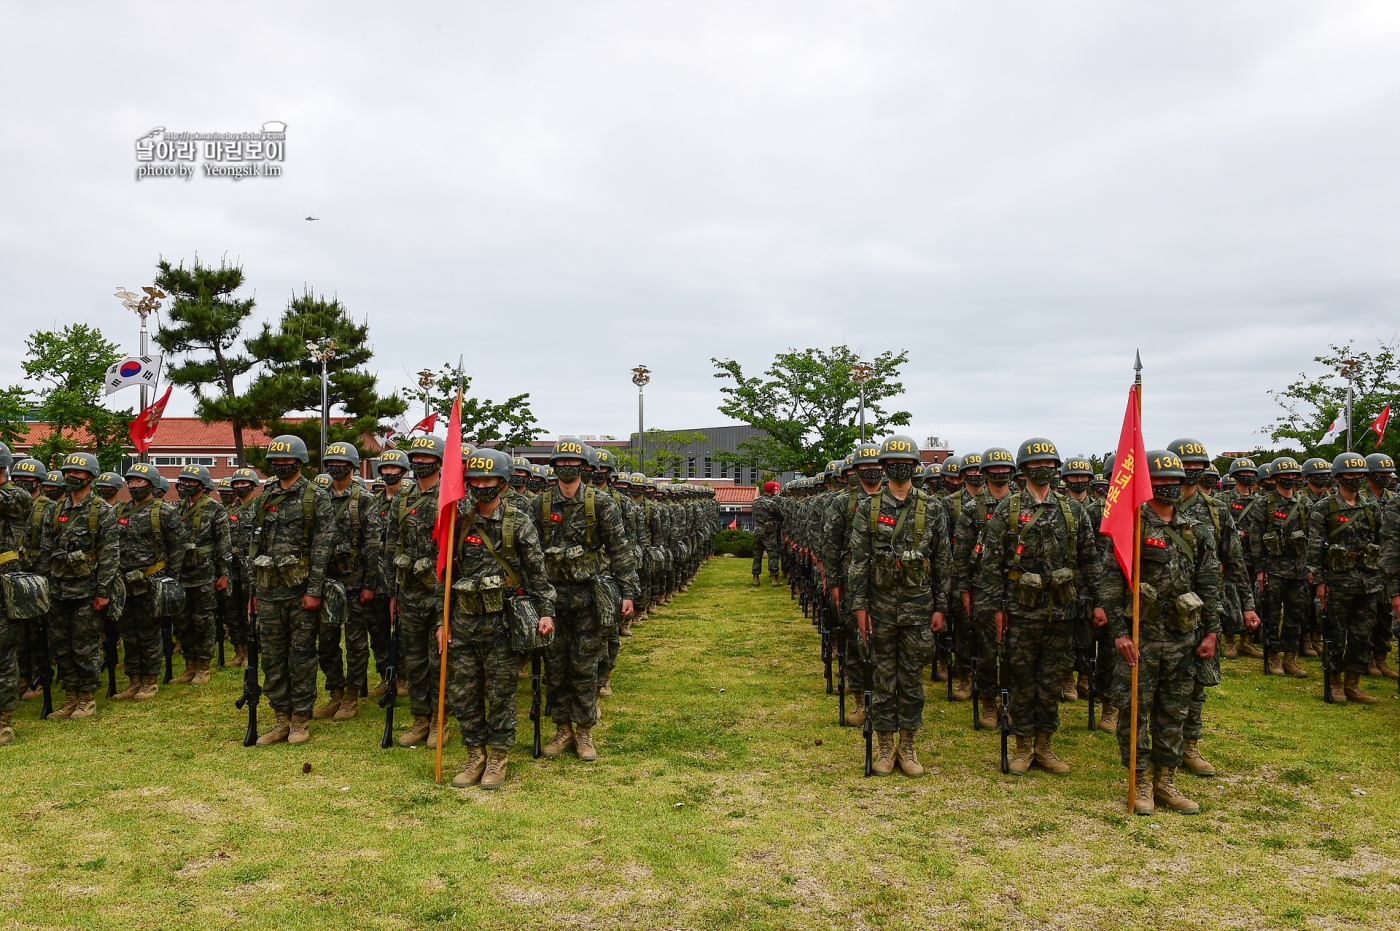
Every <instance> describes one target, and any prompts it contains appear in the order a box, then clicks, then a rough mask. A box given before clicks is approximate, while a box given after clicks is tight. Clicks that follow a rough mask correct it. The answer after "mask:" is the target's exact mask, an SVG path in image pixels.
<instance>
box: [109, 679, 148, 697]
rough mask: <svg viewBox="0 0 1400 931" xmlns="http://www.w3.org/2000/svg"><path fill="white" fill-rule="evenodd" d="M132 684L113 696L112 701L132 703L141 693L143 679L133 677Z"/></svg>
mask: <svg viewBox="0 0 1400 931" xmlns="http://www.w3.org/2000/svg"><path fill="white" fill-rule="evenodd" d="M130 679H131V684H130V685H128V686H127V687H126V688H124V689H122V690H121V691H120V692H118V693H117V694H115V695H113V696H112V701H130V700H131V699H133V698H135V697H136V693H137V692H139V691H141V677H140V676H131V677H130Z"/></svg>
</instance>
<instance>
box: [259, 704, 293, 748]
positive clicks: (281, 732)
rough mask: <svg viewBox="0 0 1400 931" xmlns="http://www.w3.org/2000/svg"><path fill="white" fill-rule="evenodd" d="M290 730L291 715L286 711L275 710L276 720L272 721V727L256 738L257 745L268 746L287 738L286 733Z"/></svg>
mask: <svg viewBox="0 0 1400 931" xmlns="http://www.w3.org/2000/svg"><path fill="white" fill-rule="evenodd" d="M290 731H291V717H290V716H288V714H287V712H285V711H279V712H277V720H276V721H275V722H274V723H273V725H272V729H271V730H269V731H268V732H267V733H265V734H263V735H262V736H261V737H259V738H258V746H259V747H268V746H271V745H272V744H278V743H281V742H282V741H284V740H286V739H287V734H288V733H289V732H290Z"/></svg>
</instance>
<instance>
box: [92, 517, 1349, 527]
mask: <svg viewBox="0 0 1400 931" xmlns="http://www.w3.org/2000/svg"><path fill="white" fill-rule="evenodd" d="M1342 519H1343V520H1345V519H1346V518H1342ZM117 523H119V524H121V525H122V526H123V527H125V526H126V525H127V524H129V523H131V521H129V520H127V519H126V518H125V517H119V518H117Z"/></svg>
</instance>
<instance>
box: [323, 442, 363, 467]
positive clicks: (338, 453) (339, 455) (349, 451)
mask: <svg viewBox="0 0 1400 931" xmlns="http://www.w3.org/2000/svg"><path fill="white" fill-rule="evenodd" d="M321 458H322V459H323V460H324V461H326V462H331V461H335V462H348V463H350V465H352V466H354V467H355V468H357V469H358V468H359V467H360V451H359V450H358V449H356V448H355V447H354V446H353V445H351V444H350V443H327V444H326V454H325V455H324V456H322V457H321Z"/></svg>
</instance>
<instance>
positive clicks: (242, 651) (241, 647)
mask: <svg viewBox="0 0 1400 931" xmlns="http://www.w3.org/2000/svg"><path fill="white" fill-rule="evenodd" d="M228 664H229V665H230V666H246V665H248V644H246V643H235V644H234V645H233V659H231V660H229V661H228Z"/></svg>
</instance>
